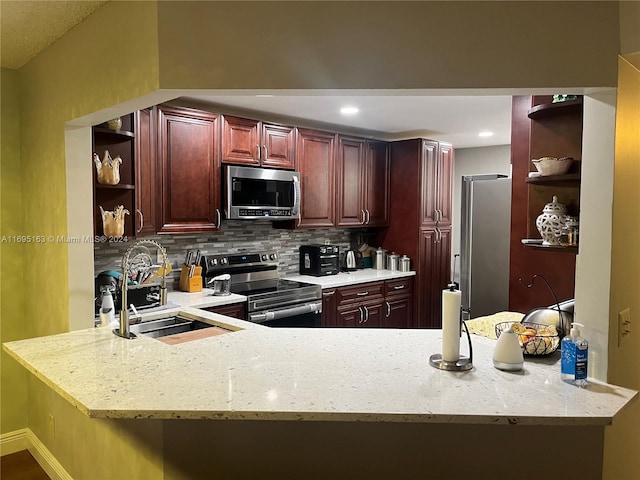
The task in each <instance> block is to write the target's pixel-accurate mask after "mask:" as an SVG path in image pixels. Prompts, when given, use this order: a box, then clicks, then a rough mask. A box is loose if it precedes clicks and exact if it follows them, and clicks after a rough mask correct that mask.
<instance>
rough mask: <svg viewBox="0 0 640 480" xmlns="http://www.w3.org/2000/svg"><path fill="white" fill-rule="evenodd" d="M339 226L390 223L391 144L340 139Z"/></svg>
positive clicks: (337, 186)
mask: <svg viewBox="0 0 640 480" xmlns="http://www.w3.org/2000/svg"><path fill="white" fill-rule="evenodd" d="M336 189H337V192H336V210H337V212H336V221H337V223H336V226H338V227H358V226H369V227H376V226H384V225H387V224H388V223H389V144H388V143H386V142H379V141H372V140H365V139H362V138H353V137H346V136H339V137H338V151H337V159H336Z"/></svg>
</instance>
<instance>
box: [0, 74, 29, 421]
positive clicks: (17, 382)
mask: <svg viewBox="0 0 640 480" xmlns="http://www.w3.org/2000/svg"><path fill="white" fill-rule="evenodd" d="M0 84H1V87H2V93H1V95H2V96H1V98H0V102H1V104H0V107H1V108H0V114H1V115H2V116H1V118H0V129H1V131H0V135H1V137H2V141H1V142H0V222H1V223H0V236H2V238H3V239H4V240H3V241H2V243H1V244H0V322H1V325H0V339H1V340H2V341H3V342H8V341H11V340H17V339H19V338H24V336H25V331H26V328H25V323H26V322H25V321H24V316H23V315H22V311H23V308H24V294H23V293H24V291H23V289H22V288H20V286H21V285H22V283H23V281H24V275H23V269H24V250H25V249H24V246H23V244H22V243H16V242H13V241H11V240H12V239H13V236H15V235H22V234H23V231H24V229H23V217H22V215H23V206H22V193H21V192H22V180H21V179H22V172H21V168H20V167H21V164H20V88H19V82H18V73H17V72H15V71H13V70H6V69H2V80H1V82H0ZM1 362H2V363H1V365H2V371H1V374H2V377H1V378H2V380H1V382H2V383H1V384H0V385H1V394H2V403H1V404H0V410H1V411H2V413H1V417H0V425H1V427H2V432H11V431H14V430H18V429H20V428H24V426H25V425H26V422H27V412H26V410H25V408H24V405H25V404H26V402H27V394H26V392H27V390H26V379H27V375H26V372H25V370H24V369H23V368H22V367H20V366H19V365H18V364H17V363H16V362H15V361H14V360H12V359H11V358H10V357H9V355H7V354H6V353H5V352H4V351H3V352H2V357H1Z"/></svg>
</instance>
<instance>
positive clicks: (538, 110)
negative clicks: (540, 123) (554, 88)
mask: <svg viewBox="0 0 640 480" xmlns="http://www.w3.org/2000/svg"><path fill="white" fill-rule="evenodd" d="M580 111H582V97H580V98H578V99H577V100H567V101H564V102H557V103H544V104H542V105H536V106H534V107H531V108H530V109H529V113H528V114H527V116H528V117H529V118H531V119H533V120H537V119H540V118H545V117H551V116H555V115H565V114H569V113H577V112H580Z"/></svg>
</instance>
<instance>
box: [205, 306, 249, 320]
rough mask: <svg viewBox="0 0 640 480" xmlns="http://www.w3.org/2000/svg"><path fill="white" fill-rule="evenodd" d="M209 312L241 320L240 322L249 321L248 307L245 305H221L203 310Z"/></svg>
mask: <svg viewBox="0 0 640 480" xmlns="http://www.w3.org/2000/svg"><path fill="white" fill-rule="evenodd" d="M203 310H206V311H207V312H214V313H219V314H220V315H226V316H227V317H232V318H239V319H240V320H246V319H247V307H246V305H245V304H244V303H232V304H229V305H220V306H217V307H207V308H203Z"/></svg>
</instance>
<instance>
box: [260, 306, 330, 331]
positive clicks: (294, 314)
mask: <svg viewBox="0 0 640 480" xmlns="http://www.w3.org/2000/svg"><path fill="white" fill-rule="evenodd" d="M248 317H249V318H248V320H249V321H250V322H254V323H259V324H261V325H264V326H265V327H305V328H313V327H319V326H320V322H321V320H322V300H320V301H317V302H310V303H305V304H302V305H300V304H298V305H290V306H288V307H284V308H278V309H271V310H263V311H259V312H251V313H249V315H248Z"/></svg>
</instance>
